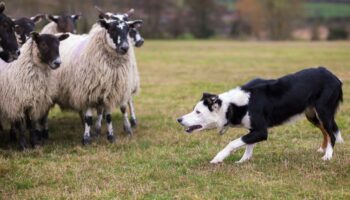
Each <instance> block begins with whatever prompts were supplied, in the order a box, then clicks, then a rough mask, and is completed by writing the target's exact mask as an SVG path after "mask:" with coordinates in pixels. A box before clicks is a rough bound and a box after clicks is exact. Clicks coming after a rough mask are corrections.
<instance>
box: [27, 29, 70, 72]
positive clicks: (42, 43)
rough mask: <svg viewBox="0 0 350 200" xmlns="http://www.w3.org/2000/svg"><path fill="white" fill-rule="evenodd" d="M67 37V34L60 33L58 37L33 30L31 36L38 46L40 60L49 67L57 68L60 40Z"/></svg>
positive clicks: (59, 63)
mask: <svg viewBox="0 0 350 200" xmlns="http://www.w3.org/2000/svg"><path fill="white" fill-rule="evenodd" d="M68 37H69V34H62V35H60V36H58V37H56V36H54V35H50V34H41V35H39V34H38V33H35V32H33V33H32V38H33V40H34V41H35V43H36V44H37V46H38V49H39V58H40V60H41V62H43V63H45V64H47V65H48V66H49V67H50V68H51V69H57V68H58V67H59V66H60V65H61V58H60V53H59V45H60V41H62V40H64V39H66V38H68Z"/></svg>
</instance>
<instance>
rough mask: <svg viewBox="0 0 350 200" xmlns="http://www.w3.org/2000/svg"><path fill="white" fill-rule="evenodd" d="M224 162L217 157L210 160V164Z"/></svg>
mask: <svg viewBox="0 0 350 200" xmlns="http://www.w3.org/2000/svg"><path fill="white" fill-rule="evenodd" d="M219 163H222V160H216V159H215V158H214V159H213V160H211V161H210V164H219Z"/></svg>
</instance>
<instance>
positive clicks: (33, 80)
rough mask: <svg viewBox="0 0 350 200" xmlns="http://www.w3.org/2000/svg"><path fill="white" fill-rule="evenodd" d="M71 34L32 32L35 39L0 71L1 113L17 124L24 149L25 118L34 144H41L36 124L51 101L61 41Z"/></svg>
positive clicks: (3, 116) (25, 145)
mask: <svg viewBox="0 0 350 200" xmlns="http://www.w3.org/2000/svg"><path fill="white" fill-rule="evenodd" d="M68 36H69V35H68V34H62V35H60V36H59V37H56V36H53V35H48V34H41V35H39V34H38V33H35V32H34V33H32V39H29V40H28V41H27V42H26V43H25V44H24V45H23V46H22V48H21V50H22V54H21V55H20V57H19V58H18V59H17V60H16V61H14V62H12V63H10V64H8V66H7V67H6V68H5V69H3V70H2V71H1V73H0V117H1V119H5V120H7V121H9V122H14V123H15V124H16V129H17V130H18V131H19V133H20V141H19V144H20V147H21V148H22V149H24V148H26V147H27V144H26V141H25V137H24V131H25V127H24V124H25V122H26V123H27V127H28V128H29V129H30V142H31V144H32V145H33V146H36V145H37V144H38V143H37V140H36V134H35V126H36V124H37V121H38V120H39V119H40V118H41V117H42V116H43V114H44V113H45V112H46V111H47V109H48V108H49V106H50V105H51V104H52V99H51V96H50V93H49V78H50V74H51V72H50V71H51V69H57V68H58V67H59V66H60V64H61V61H60V56H59V41H62V40H64V39H66V38H67V37H68Z"/></svg>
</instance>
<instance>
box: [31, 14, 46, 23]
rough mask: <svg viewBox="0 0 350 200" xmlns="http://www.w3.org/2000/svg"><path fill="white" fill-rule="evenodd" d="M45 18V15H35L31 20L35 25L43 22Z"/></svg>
mask: <svg viewBox="0 0 350 200" xmlns="http://www.w3.org/2000/svg"><path fill="white" fill-rule="evenodd" d="M44 18H45V15H43V14H38V15H35V16H34V17H31V18H30V20H32V21H33V22H34V23H35V24H37V23H39V22H41V20H42V19H44Z"/></svg>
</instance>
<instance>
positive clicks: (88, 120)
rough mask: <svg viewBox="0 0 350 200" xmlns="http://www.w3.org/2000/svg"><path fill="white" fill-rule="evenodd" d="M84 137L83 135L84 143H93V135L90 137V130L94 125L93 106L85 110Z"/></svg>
mask: <svg viewBox="0 0 350 200" xmlns="http://www.w3.org/2000/svg"><path fill="white" fill-rule="evenodd" d="M84 125H85V130H84V137H83V141H82V143H83V145H88V144H90V143H91V137H90V131H91V126H92V111H91V108H88V109H87V110H86V112H85V118H84Z"/></svg>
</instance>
